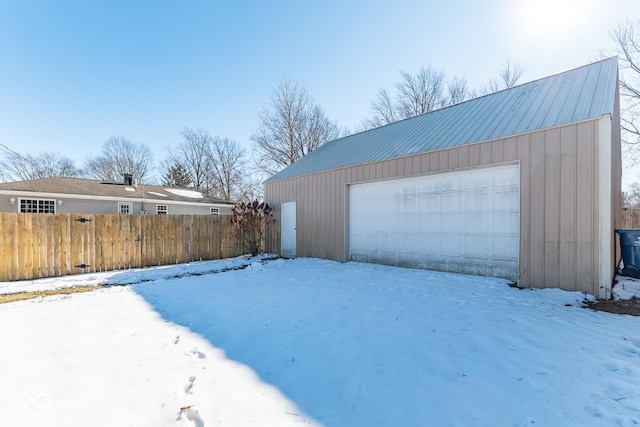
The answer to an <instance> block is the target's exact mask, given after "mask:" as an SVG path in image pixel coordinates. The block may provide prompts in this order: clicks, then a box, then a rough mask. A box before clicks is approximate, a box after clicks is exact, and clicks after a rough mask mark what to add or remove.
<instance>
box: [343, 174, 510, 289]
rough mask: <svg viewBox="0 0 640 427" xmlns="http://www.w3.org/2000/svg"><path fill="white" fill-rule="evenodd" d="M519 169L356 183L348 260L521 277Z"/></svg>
mask: <svg viewBox="0 0 640 427" xmlns="http://www.w3.org/2000/svg"><path fill="white" fill-rule="evenodd" d="M519 194H520V170H519V166H518V165H507V166H498V167H490V168H478V169H469V170H465V171H460V172H447V173H441V174H436V175H428V176H422V177H417V178H407V179H394V180H387V181H377V182H370V183H366V184H354V185H351V186H350V189H349V225H348V227H349V258H350V259H351V260H354V261H364V262H376V263H381V264H391V265H400V266H407V267H418V268H426V269H432V270H441V271H452V272H458V273H466V274H476V275H483V276H494V277H503V278H506V279H509V280H513V281H516V280H517V278H518V248H519V243H518V237H519V226H520V225H519V223H520V214H519V212H520V196H519Z"/></svg>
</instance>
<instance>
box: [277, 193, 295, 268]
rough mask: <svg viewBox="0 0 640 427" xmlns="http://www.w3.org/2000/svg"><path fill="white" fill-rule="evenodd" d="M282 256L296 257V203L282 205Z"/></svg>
mask: <svg viewBox="0 0 640 427" xmlns="http://www.w3.org/2000/svg"><path fill="white" fill-rule="evenodd" d="M280 240H281V248H280V255H282V256H283V257H288V258H293V257H295V256H296V202H288V203H283V204H282V224H281V230H280Z"/></svg>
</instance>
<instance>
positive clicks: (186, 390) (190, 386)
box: [184, 376, 196, 394]
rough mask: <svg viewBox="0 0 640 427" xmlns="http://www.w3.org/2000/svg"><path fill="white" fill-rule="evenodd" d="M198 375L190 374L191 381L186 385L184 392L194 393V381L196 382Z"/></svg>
mask: <svg viewBox="0 0 640 427" xmlns="http://www.w3.org/2000/svg"><path fill="white" fill-rule="evenodd" d="M195 380H196V377H195V376H190V377H189V381H187V383H186V384H185V385H184V393H185V394H193V383H194V382H195Z"/></svg>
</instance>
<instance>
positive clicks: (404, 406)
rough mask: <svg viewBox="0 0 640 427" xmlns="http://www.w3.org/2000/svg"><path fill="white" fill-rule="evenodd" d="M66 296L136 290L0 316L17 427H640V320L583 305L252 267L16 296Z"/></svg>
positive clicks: (4, 398) (381, 277) (113, 277)
mask: <svg viewBox="0 0 640 427" xmlns="http://www.w3.org/2000/svg"><path fill="white" fill-rule="evenodd" d="M243 265H248V267H247V268H246V269H243V270H229V271H225V272H219V273H215V274H206V275H198V274H201V273H202V272H205V271H224V270H228V269H229V268H234V267H238V266H243ZM178 273H179V274H178ZM191 273H193V274H191ZM136 276H137V278H136ZM141 277H144V279H143V280H138V279H140V278H141ZM61 280H73V283H74V284H76V285H78V284H96V283H123V282H126V283H132V284H131V285H129V286H121V287H109V288H105V289H104V290H99V291H95V292H91V293H84V294H74V295H67V296H56V297H48V298H41V299H35V300H29V301H21V302H16V303H10V304H3V305H0V324H2V328H1V329H0V343H1V344H0V348H1V351H0V367H1V369H2V376H1V379H2V381H1V382H0V425H1V426H5V425H6V426H53V427H55V426H65V427H68V426H202V425H205V426H255V425H260V426H288V425H316V426H320V425H324V426H525V425H526V426H532V425H538V426H612V425H621V426H632V425H636V424H638V423H640V318H637V317H632V316H621V315H615V314H609V313H603V312H594V311H591V310H588V309H584V308H581V307H580V306H581V301H582V299H583V295H582V294H580V293H575V292H574V293H571V292H564V291H560V290H518V289H513V288H509V287H508V286H507V284H506V282H505V281H503V280H499V279H491V278H480V277H471V276H463V275H456V274H449V273H438V272H431V271H423V270H411V269H401V268H394V267H386V266H380V265H373V264H361V263H346V264H340V263H336V262H331V261H323V260H317V259H296V260H275V261H270V262H266V263H261V262H258V261H255V260H249V259H247V258H237V259H234V260H226V261H219V262H209V263H195V264H192V265H187V266H179V267H171V268H164V269H145V270H141V271H126V272H112V273H100V274H94V275H84V276H70V278H65V279H57V280H49V279H48V282H46V283H45V282H44V281H34V282H29V283H22V284H0V292H4V293H6V292H11V291H12V290H11V289H12V288H14V286H22V287H27V288H29V289H34V287H55V286H60V283H57V282H59V281H61ZM43 283H45V284H43ZM68 283H71V282H68ZM634 286H636V283H635V282H634V281H625V288H626V290H627V291H629V289H631V291H629V292H632V293H633V292H635V291H633V289H635V288H634ZM23 290H24V289H23ZM189 405H194V406H192V408H191V409H190V410H191V411H194V410H197V411H198V414H199V419H198V416H195V418H194V414H193V413H190V414H189V416H190V418H192V420H189V419H188V417H187V415H188V414H187V413H186V412H185V411H182V412H181V411H180V408H181V407H186V406H189Z"/></svg>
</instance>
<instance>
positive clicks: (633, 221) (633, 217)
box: [619, 209, 640, 229]
mask: <svg viewBox="0 0 640 427" xmlns="http://www.w3.org/2000/svg"><path fill="white" fill-rule="evenodd" d="M619 228H621V229H630V228H640V209H623V210H622V222H621V225H620V227H619Z"/></svg>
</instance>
